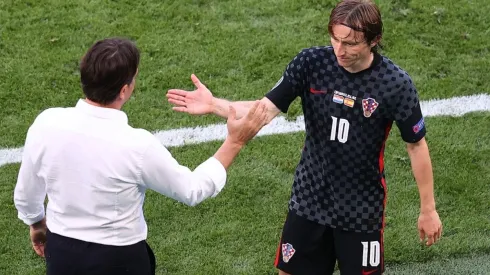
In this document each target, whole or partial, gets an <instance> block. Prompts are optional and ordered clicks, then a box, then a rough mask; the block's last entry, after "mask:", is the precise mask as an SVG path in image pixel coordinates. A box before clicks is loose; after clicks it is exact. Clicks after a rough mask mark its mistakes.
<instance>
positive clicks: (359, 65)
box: [344, 52, 374, 74]
mask: <svg viewBox="0 0 490 275" xmlns="http://www.w3.org/2000/svg"><path fill="white" fill-rule="evenodd" d="M373 61H374V54H373V53H372V52H371V53H370V54H369V55H368V56H367V57H366V58H364V59H359V61H357V62H356V63H354V64H352V66H349V67H345V68H344V69H345V70H346V71H348V72H349V73H353V74H354V73H358V72H360V71H364V70H365V69H367V68H369V67H371V64H372V63H373Z"/></svg>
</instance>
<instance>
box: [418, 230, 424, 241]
mask: <svg viewBox="0 0 490 275" xmlns="http://www.w3.org/2000/svg"><path fill="white" fill-rule="evenodd" d="M419 239H420V242H423V241H424V240H425V232H424V230H423V229H419Z"/></svg>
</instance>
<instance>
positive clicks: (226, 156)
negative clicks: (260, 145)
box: [214, 139, 243, 170]
mask: <svg viewBox="0 0 490 275" xmlns="http://www.w3.org/2000/svg"><path fill="white" fill-rule="evenodd" d="M242 147H243V145H240V144H237V143H233V142H231V141H230V140H229V139H226V140H225V142H224V143H223V145H221V147H220V148H219V149H218V151H217V152H216V153H215V154H214V157H215V158H216V159H217V160H218V161H219V162H221V164H222V165H223V167H224V168H225V169H226V170H228V168H229V167H230V166H231V164H232V163H233V160H234V159H235V158H236V156H237V155H238V153H240V150H241V149H242Z"/></svg>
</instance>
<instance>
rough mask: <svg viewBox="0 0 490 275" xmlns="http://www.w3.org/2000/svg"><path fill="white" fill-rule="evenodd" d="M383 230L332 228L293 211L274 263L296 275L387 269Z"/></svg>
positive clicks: (362, 274)
mask: <svg viewBox="0 0 490 275" xmlns="http://www.w3.org/2000/svg"><path fill="white" fill-rule="evenodd" d="M383 250H384V249H383V231H380V232H374V233H356V232H348V231H343V230H340V229H335V228H330V227H328V226H324V225H320V224H318V223H315V222H312V221H309V220H307V219H305V218H303V217H300V216H298V215H296V214H294V213H293V212H289V214H288V216H287V219H286V222H285V223H284V228H283V232H282V237H281V241H280V243H279V247H278V249H277V255H276V261H275V263H274V265H275V266H276V267H277V268H278V269H280V270H282V271H284V272H286V273H289V274H292V275H327V274H332V273H333V272H334V269H335V265H336V264H338V267H339V269H340V272H341V274H342V275H351V274H352V275H354V274H355V275H377V274H382V273H383V272H384V253H383Z"/></svg>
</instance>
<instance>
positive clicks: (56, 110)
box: [34, 107, 74, 123]
mask: <svg viewBox="0 0 490 275" xmlns="http://www.w3.org/2000/svg"><path fill="white" fill-rule="evenodd" d="M73 109H74V108H73V107H52V108H48V109H45V110H42V111H41V112H40V113H39V114H38V115H37V116H36V118H35V119H34V123H41V122H46V121H52V120H53V119H54V120H56V119H59V118H64V117H66V116H67V115H68V114H70V112H71V111H72V110H73Z"/></svg>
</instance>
